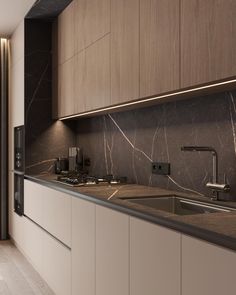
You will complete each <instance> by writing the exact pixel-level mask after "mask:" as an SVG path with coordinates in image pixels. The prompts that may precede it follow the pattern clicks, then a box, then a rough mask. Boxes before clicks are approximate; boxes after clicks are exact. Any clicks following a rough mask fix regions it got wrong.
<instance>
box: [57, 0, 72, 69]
mask: <svg viewBox="0 0 236 295" xmlns="http://www.w3.org/2000/svg"><path fill="white" fill-rule="evenodd" d="M75 7H76V1H73V2H71V4H70V5H69V6H67V8H66V9H65V10H64V11H63V12H62V13H61V14H60V15H59V16H58V47H59V48H58V62H59V64H62V63H64V62H65V61H66V60H68V59H69V58H71V57H72V56H73V55H74V54H75V44H76V43H75V42H76V41H75V40H76V39H75V11H76V10H75Z"/></svg>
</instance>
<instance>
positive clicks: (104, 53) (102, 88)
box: [85, 35, 111, 110]
mask: <svg viewBox="0 0 236 295" xmlns="http://www.w3.org/2000/svg"><path fill="white" fill-rule="evenodd" d="M85 53H86V102H85V106H86V110H94V109H97V108H101V107H104V106H108V105H110V101H111V100H110V35H107V36H105V37H104V38H102V39H100V40H98V41H97V42H95V43H94V44H92V45H91V46H89V47H88V48H87V49H86V52H85Z"/></svg>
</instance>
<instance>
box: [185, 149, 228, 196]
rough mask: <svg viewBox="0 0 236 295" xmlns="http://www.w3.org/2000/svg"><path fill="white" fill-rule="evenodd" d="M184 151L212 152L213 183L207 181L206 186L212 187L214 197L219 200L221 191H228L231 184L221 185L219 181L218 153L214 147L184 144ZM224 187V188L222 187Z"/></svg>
mask: <svg viewBox="0 0 236 295" xmlns="http://www.w3.org/2000/svg"><path fill="white" fill-rule="evenodd" d="M181 151H183V152H186V151H188V152H211V154H212V183H207V184H206V186H207V187H209V188H211V189H212V199H213V200H218V198H219V191H223V192H228V191H229V189H230V187H229V185H226V184H224V185H220V184H219V183H218V155H217V152H216V150H215V149H214V148H212V147H208V146H182V147H181ZM222 188H224V189H222Z"/></svg>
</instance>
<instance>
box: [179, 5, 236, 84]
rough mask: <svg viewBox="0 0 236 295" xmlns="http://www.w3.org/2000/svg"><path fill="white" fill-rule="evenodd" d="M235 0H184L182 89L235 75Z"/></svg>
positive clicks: (182, 9) (182, 10)
mask: <svg viewBox="0 0 236 295" xmlns="http://www.w3.org/2000/svg"><path fill="white" fill-rule="evenodd" d="M235 35H236V1H232V0H207V1H205V0H191V1H189V0H181V87H188V86H193V85H197V84H202V83H206V82H210V81H215V80H219V79H224V78H228V77H230V76H234V75H235V74H236V62H235V61H236V40H235Z"/></svg>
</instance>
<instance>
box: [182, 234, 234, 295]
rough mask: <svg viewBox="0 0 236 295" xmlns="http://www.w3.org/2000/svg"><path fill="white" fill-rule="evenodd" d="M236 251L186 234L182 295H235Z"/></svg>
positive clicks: (184, 239) (183, 238) (183, 255)
mask: <svg viewBox="0 0 236 295" xmlns="http://www.w3.org/2000/svg"><path fill="white" fill-rule="evenodd" d="M235 272H236V252H233V251H230V250H226V249H224V248H221V247H218V246H215V245H212V244H210V243H207V242H203V241H200V240H198V239H195V238H192V237H188V236H184V235H183V236H182V295H189V294H191V295H199V294H201V295H210V294H214V295H222V294H227V295H235V294H236V280H235Z"/></svg>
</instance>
